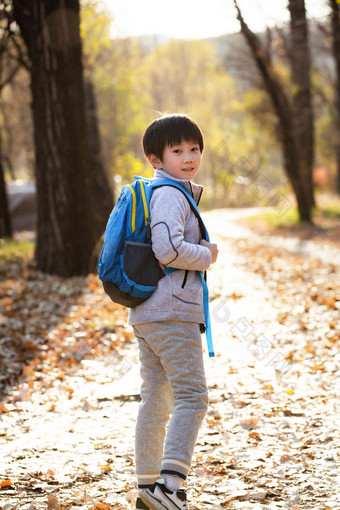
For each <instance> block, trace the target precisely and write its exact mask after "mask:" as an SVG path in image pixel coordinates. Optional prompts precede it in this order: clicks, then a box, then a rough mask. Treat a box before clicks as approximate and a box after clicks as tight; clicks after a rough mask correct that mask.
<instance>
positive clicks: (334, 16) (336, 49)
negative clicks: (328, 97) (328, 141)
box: [329, 0, 340, 195]
mask: <svg viewBox="0 0 340 510" xmlns="http://www.w3.org/2000/svg"><path fill="white" fill-rule="evenodd" d="M329 4H330V8H331V25H332V35H333V38H332V39H333V54H334V59H335V67H336V78H335V109H336V114H335V119H336V121H335V129H336V138H335V139H336V142H335V143H336V146H335V153H336V159H337V177H336V179H337V180H336V188H337V192H338V193H339V195H340V5H339V3H338V2H337V0H329Z"/></svg>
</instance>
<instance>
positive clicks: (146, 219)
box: [138, 181, 150, 227]
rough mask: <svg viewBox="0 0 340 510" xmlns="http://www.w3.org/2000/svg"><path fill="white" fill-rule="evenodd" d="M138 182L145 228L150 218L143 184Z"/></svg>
mask: <svg viewBox="0 0 340 510" xmlns="http://www.w3.org/2000/svg"><path fill="white" fill-rule="evenodd" d="M138 182H139V184H140V191H141V194H142V200H143V207H144V217H145V226H146V227H147V226H148V224H149V223H150V218H149V210H148V203H147V201H146V196H145V188H144V182H143V181H138Z"/></svg>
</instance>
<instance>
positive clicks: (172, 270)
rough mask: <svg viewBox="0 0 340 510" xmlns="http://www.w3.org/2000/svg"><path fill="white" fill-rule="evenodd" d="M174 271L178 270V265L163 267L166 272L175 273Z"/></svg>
mask: <svg viewBox="0 0 340 510" xmlns="http://www.w3.org/2000/svg"><path fill="white" fill-rule="evenodd" d="M174 271H178V269H177V267H165V268H164V269H163V273H164V274H170V273H173V272H174Z"/></svg>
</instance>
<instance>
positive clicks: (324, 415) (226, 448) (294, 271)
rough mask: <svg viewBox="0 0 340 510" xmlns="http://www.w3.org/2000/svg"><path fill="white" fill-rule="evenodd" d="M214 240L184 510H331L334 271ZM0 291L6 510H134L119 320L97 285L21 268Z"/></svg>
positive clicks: (334, 485)
mask: <svg viewBox="0 0 340 510" xmlns="http://www.w3.org/2000/svg"><path fill="white" fill-rule="evenodd" d="M207 220H209V217H208V216H207ZM210 221H214V217H213V216H212V217H211V218H210ZM215 231H216V227H215ZM219 231H220V234H221V235H220V236H219V238H218V242H219V245H220V256H219V260H218V262H217V264H216V265H215V266H214V268H213V270H212V271H209V275H208V276H209V282H210V289H211V299H212V302H211V316H212V322H213V333H214V346H215V352H216V357H215V358H208V357H207V353H206V349H205V338H204V337H203V347H204V350H205V365H206V373H207V380H208V385H209V391H210V408H209V411H208V414H207V416H206V419H205V420H204V424H203V426H202V428H201V430H200V433H199V437H198V443H197V445H196V448H195V453H194V458H193V464H192V469H191V471H190V474H189V477H188V480H187V490H188V499H189V508H190V509H191V510H198V509H202V508H207V509H209V508H210V509H218V508H231V509H232V508H234V509H252V510H258V509H263V508H264V509H270V510H271V509H276V508H284V509H292V510H298V509H303V510H309V509H320V510H321V509H322V510H325V509H331V510H339V509H340V488H339V487H340V477H339V452H340V449H339V444H340V441H339V416H340V413H339V373H340V371H339V369H340V352H339V346H340V323H339V315H340V289H339V282H340V267H339V265H338V263H337V262H336V261H335V262H334V261H331V262H325V261H321V260H320V259H319V258H317V257H316V256H313V253H311V254H309V255H301V254H297V253H295V252H292V251H291V250H287V249H285V247H284V245H282V246H280V247H278V246H269V245H267V244H266V243H264V244H263V243H262V244H261V243H259V242H257V240H254V239H251V236H250V237H247V238H246V237H240V235H235V233H234V234H233V235H232V237H230V236H228V232H231V230H229V228H228V225H227V224H223V225H220V226H219ZM242 232H243V231H242ZM243 233H244V232H243ZM215 235H217V232H215ZM314 242H315V243H317V244H318V246H319V247H320V248H321V249H322V248H323V247H324V246H326V244H323V243H324V240H323V239H321V238H320V239H316V240H314ZM333 248H336V247H333ZM0 277H1V281H0V311H1V319H0V339H1V340H0V364H1V380H0V384H1V389H2V392H3V394H4V398H3V399H2V401H1V404H0V508H1V509H2V510H5V509H6V510H10V509H12V508H25V509H27V510H33V509H34V508H36V509H40V508H48V509H49V510H58V509H60V508H65V509H68V508H74V509H76V508H78V509H84V510H88V509H95V508H96V509H98V510H109V509H110V508H117V509H126V508H130V505H132V507H133V506H134V501H135V497H136V493H137V490H136V480H135V475H134V426H135V419H136V415H137V411H138V405H139V384H140V380H139V374H138V371H139V367H138V353H137V347H136V343H135V341H134V339H133V337H132V334H131V330H130V329H129V327H127V325H126V322H127V314H126V310H124V309H123V308H121V307H118V306H115V305H113V304H111V303H110V301H109V299H108V298H106V297H105V295H104V294H103V291H102V289H101V286H100V285H99V284H98V282H97V279H96V277H95V276H90V277H88V278H75V279H71V280H66V281H65V280H62V279H59V278H56V277H51V276H46V275H42V274H40V273H39V272H37V271H36V270H35V269H34V267H33V265H32V263H30V262H29V263H26V262H24V261H23V260H22V259H21V258H17V259H14V260H11V261H10V262H8V261H7V262H6V261H4V260H3V261H2V265H1V270H0Z"/></svg>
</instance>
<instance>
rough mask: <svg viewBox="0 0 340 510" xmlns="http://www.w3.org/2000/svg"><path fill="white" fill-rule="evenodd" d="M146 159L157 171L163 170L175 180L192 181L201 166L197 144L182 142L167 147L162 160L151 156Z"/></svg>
mask: <svg viewBox="0 0 340 510" xmlns="http://www.w3.org/2000/svg"><path fill="white" fill-rule="evenodd" d="M148 159H149V161H150V163H151V164H152V165H153V166H154V167H155V168H157V169H158V170H164V171H165V172H167V173H168V174H170V175H172V177H176V178H177V179H187V180H188V181H192V180H193V179H194V177H195V175H196V174H197V172H198V170H199V167H200V164H201V151H200V146H199V145H198V143H192V142H186V141H184V140H182V141H181V143H180V144H179V145H173V146H172V147H169V145H167V146H166V147H165V149H164V152H163V157H162V160H160V159H158V158H157V157H156V156H154V155H152V154H151V155H150V156H148Z"/></svg>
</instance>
